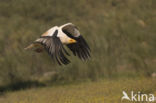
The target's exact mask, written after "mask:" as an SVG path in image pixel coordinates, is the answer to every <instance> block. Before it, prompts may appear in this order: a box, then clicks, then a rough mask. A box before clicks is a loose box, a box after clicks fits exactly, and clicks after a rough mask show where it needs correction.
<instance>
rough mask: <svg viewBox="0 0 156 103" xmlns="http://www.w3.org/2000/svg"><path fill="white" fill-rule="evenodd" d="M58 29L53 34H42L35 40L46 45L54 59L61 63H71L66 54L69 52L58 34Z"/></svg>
mask: <svg viewBox="0 0 156 103" xmlns="http://www.w3.org/2000/svg"><path fill="white" fill-rule="evenodd" d="M57 33H58V31H57V30H56V31H55V32H54V35H53V36H41V37H40V38H39V39H37V40H36V41H35V43H40V44H41V45H43V46H44V48H45V49H46V51H47V52H48V54H49V55H51V57H52V59H54V60H56V61H57V62H58V64H59V65H61V64H65V65H66V64H69V63H70V61H69V60H68V59H67V58H66V56H65V55H64V53H65V54H67V55H69V54H68V53H67V51H66V50H65V48H64V47H63V44H62V43H61V41H60V39H59V38H58V37H57V36H56V34H57Z"/></svg>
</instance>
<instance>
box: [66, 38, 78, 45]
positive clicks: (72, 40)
mask: <svg viewBox="0 0 156 103" xmlns="http://www.w3.org/2000/svg"><path fill="white" fill-rule="evenodd" d="M76 42H77V41H76V40H75V39H69V40H68V43H69V44H72V43H76Z"/></svg>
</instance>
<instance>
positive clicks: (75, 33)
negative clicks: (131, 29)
mask: <svg viewBox="0 0 156 103" xmlns="http://www.w3.org/2000/svg"><path fill="white" fill-rule="evenodd" d="M62 31H63V32H64V33H65V34H66V35H67V36H68V37H70V38H73V39H75V40H76V41H77V42H76V43H73V44H67V47H68V48H69V49H70V50H71V51H72V52H73V54H74V55H75V56H78V57H79V58H80V59H81V60H87V59H88V58H90V48H89V46H88V44H87V42H86V41H85V39H84V38H83V37H82V35H80V32H79V30H78V29H77V27H76V26H75V25H73V24H69V25H67V26H65V27H63V28H62Z"/></svg>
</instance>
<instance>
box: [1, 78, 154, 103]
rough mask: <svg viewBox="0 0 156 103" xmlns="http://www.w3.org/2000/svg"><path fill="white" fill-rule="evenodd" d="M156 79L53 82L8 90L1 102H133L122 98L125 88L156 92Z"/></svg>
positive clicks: (127, 90)
mask: <svg viewBox="0 0 156 103" xmlns="http://www.w3.org/2000/svg"><path fill="white" fill-rule="evenodd" d="M155 81H156V79H154V78H135V79H134V78H131V79H125V78H122V79H104V80H99V81H96V82H81V83H72V84H65V85H53V86H48V87H42V88H32V89H29V90H20V91H15V92H7V93H5V94H3V95H2V96H0V103H121V102H122V103H132V102H129V101H127V100H123V101H121V97H122V96H123V95H122V91H126V92H127V93H129V94H130V92H131V91H134V92H136V93H137V92H138V91H140V92H141V93H147V94H150V93H153V94H155V95H156V82H155ZM139 103H140V102H139ZM144 103H146V102H144ZM152 103H154V102H152Z"/></svg>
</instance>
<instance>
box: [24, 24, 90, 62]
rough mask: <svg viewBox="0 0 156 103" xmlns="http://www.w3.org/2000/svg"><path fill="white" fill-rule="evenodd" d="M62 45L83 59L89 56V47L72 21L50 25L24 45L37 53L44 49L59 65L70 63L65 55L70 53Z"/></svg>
mask: <svg viewBox="0 0 156 103" xmlns="http://www.w3.org/2000/svg"><path fill="white" fill-rule="evenodd" d="M64 46H67V48H69V49H70V50H71V51H72V53H73V54H74V55H75V56H78V57H79V58H80V59H81V60H83V61H85V60H88V59H89V58H90V48H89V46H88V44H87V42H86V41H85V39H84V38H83V36H82V35H81V34H80V32H79V30H78V28H77V27H76V26H75V25H74V24H72V23H67V24H64V25H62V26H54V27H52V28H51V29H49V30H48V31H46V32H45V33H43V34H42V35H41V36H40V37H39V38H37V39H36V40H35V41H34V42H33V43H31V44H30V45H29V46H28V47H26V48H25V50H29V49H30V50H34V51H36V52H38V53H41V52H43V51H44V50H46V51H47V52H48V54H49V55H50V56H51V57H52V59H53V60H54V61H57V62H58V64H59V65H62V64H64V65H67V64H69V63H70V60H69V59H68V58H67V56H70V55H69V53H68V52H67V51H66V49H65V48H64Z"/></svg>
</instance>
